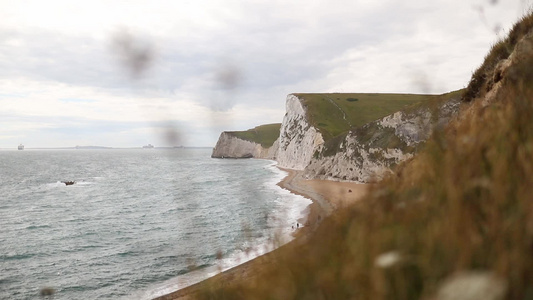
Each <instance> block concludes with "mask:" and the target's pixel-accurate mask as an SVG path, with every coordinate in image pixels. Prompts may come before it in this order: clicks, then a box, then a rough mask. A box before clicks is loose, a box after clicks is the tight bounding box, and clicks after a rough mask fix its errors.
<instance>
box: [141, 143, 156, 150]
mask: <svg viewBox="0 0 533 300" xmlns="http://www.w3.org/2000/svg"><path fill="white" fill-rule="evenodd" d="M143 148H144V149H152V148H154V145H152V144H148V145H144V146H143Z"/></svg>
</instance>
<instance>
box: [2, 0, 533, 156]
mask: <svg viewBox="0 0 533 300" xmlns="http://www.w3.org/2000/svg"><path fill="white" fill-rule="evenodd" d="M530 5H531V0H528V1H522V0H515V1H497V2H496V3H491V2H489V1H485V0H471V1H467V2H464V1H461V0H454V1H444V0H438V1H433V2H428V1H417V0H405V1H392V0H386V1H369V0H365V1H351V0H334V1H327V2H326V1H323V0H309V1H305V3H304V2H287V1H281V0H270V1H266V0H257V1H238V0H228V1H223V2H220V1H209V0H198V1H187V2H184V1H165V0H154V1H150V2H142V1H136V2H131V3H128V4H127V5H125V3H124V2H109V1H100V0H95V1H91V2H72V1H46V2H43V1H36V0H29V1H24V2H12V3H10V4H9V5H7V4H0V79H1V80H0V91H2V92H1V93H0V105H1V107H2V114H3V116H4V117H5V119H4V120H0V122H2V124H3V126H4V128H3V130H4V131H3V132H2V133H3V134H4V136H11V137H13V138H4V139H2V141H0V147H3V146H4V147H5V146H11V145H13V144H18V143H19V141H18V140H17V138H19V137H21V136H25V135H26V136H28V137H30V136H31V138H29V139H35V141H39V142H42V143H45V141H46V140H44V139H42V138H39V137H38V133H39V132H41V133H43V132H46V133H47V136H48V137H49V140H53V139H56V140H54V141H55V142H54V143H56V144H58V145H59V144H61V143H62V142H64V143H67V144H72V143H73V142H75V141H76V139H75V137H74V135H71V134H70V133H69V130H68V128H69V126H70V128H75V129H77V130H78V132H83V136H85V137H86V139H84V140H81V141H80V143H81V142H83V141H86V143H88V144H96V141H98V142H99V143H103V144H106V145H111V146H113V145H115V146H126V145H138V144H139V143H141V142H142V143H144V144H146V143H149V142H150V141H147V140H148V139H149V138H147V137H146V136H145V134H152V135H153V137H154V138H156V139H160V138H161V139H162V142H165V140H169V141H171V143H176V142H181V141H183V142H184V143H192V144H193V145H202V146H205V145H214V143H215V142H216V138H217V137H218V134H219V133H220V131H222V130H238V129H248V128H251V127H254V126H256V125H259V124H262V123H272V122H280V121H281V119H282V118H283V114H284V109H285V96H286V95H287V94H289V93H293V92H411V93H412V92H432V93H442V92H447V91H450V90H455V89H459V88H462V87H463V86H465V85H466V83H467V82H468V80H469V77H470V75H471V73H472V71H473V70H474V69H475V68H476V67H477V66H478V65H479V64H480V63H481V62H482V60H483V57H484V55H485V53H486V52H487V51H488V49H489V48H490V44H491V43H493V42H495V41H496V39H497V38H498V35H497V34H496V33H495V31H494V28H503V29H508V28H509V26H510V25H511V24H512V23H513V22H514V21H516V19H517V18H518V17H519V16H520V15H521V14H522V12H523V10H524V9H526V8H527V7H529V6H530ZM30 7H31V9H29V8H30ZM117 33H118V35H117ZM499 34H500V36H501V35H502V33H501V31H500V32H499ZM117 36H118V37H119V38H117ZM113 45H114V46H113ZM117 45H118V46H117ZM125 66H126V68H124V67H125ZM132 79H133V80H132ZM75 120H81V121H80V123H79V124H78V123H72V122H74V121H75ZM67 121H68V122H67ZM98 124H101V125H98ZM121 124H122V125H121ZM141 124H144V125H141ZM105 127H109V130H108V131H106V130H104V128H105ZM174 127H177V128H178V130H177V131H174V130H168V128H174ZM6 130H7V131H6ZM165 132H166V133H165ZM136 135H138V136H139V137H136ZM141 136H142V137H141ZM165 136H166V137H165ZM106 139H107V140H106ZM91 141H94V142H91ZM26 143H28V142H26ZM115 143H116V144H115ZM151 143H155V142H151Z"/></svg>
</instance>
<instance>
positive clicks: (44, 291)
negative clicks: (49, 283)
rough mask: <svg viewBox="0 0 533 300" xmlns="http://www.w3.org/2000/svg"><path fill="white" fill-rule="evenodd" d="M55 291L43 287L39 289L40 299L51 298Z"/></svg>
mask: <svg viewBox="0 0 533 300" xmlns="http://www.w3.org/2000/svg"><path fill="white" fill-rule="evenodd" d="M55 292H56V291H55V290H54V289H53V288H50V287H45V288H42V289H41V297H47V296H53V295H54V293H55Z"/></svg>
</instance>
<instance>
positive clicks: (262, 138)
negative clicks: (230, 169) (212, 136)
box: [227, 123, 281, 148]
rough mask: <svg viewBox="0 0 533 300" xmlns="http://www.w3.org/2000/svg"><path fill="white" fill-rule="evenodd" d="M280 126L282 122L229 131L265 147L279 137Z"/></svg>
mask: <svg viewBox="0 0 533 300" xmlns="http://www.w3.org/2000/svg"><path fill="white" fill-rule="evenodd" d="M280 128H281V124H280V123H275V124H266V125H261V126H257V127H255V128H252V129H248V130H246V131H228V132H227V133H228V134H231V135H233V136H236V137H238V138H240V139H243V140H246V141H251V142H255V143H258V144H261V146H263V147H264V148H268V147H270V146H272V145H273V144H274V142H275V141H276V140H277V139H278V137H279V131H280Z"/></svg>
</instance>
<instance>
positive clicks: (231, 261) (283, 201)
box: [128, 161, 312, 300]
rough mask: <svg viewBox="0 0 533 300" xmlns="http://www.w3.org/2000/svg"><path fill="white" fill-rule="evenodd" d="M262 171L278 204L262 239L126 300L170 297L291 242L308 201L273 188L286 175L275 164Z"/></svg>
mask: <svg viewBox="0 0 533 300" xmlns="http://www.w3.org/2000/svg"><path fill="white" fill-rule="evenodd" d="M265 168H267V169H268V170H270V171H271V172H272V173H273V174H274V176H273V177H272V179H271V180H268V181H267V182H265V183H264V186H263V187H265V188H266V189H269V190H272V191H273V192H274V193H276V195H278V197H277V199H276V201H277V203H278V205H277V207H276V208H275V209H274V210H273V211H272V215H271V217H270V218H269V227H270V229H268V230H265V232H264V233H265V235H264V237H262V238H259V239H256V240H253V241H250V242H249V243H247V245H246V246H248V247H247V248H246V249H237V250H235V251H233V252H232V253H231V254H230V255H229V256H228V257H225V258H222V259H221V260H219V261H218V264H217V265H215V266H210V267H207V268H204V269H201V270H196V271H192V272H189V273H186V274H184V275H181V276H177V277H175V278H172V279H169V280H167V281H165V282H164V283H162V284H160V285H158V286H157V287H155V288H152V289H150V290H148V291H145V292H141V293H139V294H137V295H130V296H128V299H143V300H144V299H153V298H157V297H160V296H163V295H167V294H170V293H172V292H175V291H177V290H180V289H183V288H186V287H188V286H191V285H193V284H196V283H198V282H200V281H203V280H205V279H207V278H210V277H212V276H215V275H217V274H219V273H221V272H224V271H226V270H229V269H231V268H233V267H236V266H238V265H241V264H244V263H246V262H248V261H250V260H252V259H254V258H256V257H259V256H261V255H264V254H266V253H268V252H270V251H272V250H275V249H276V248H277V247H280V246H282V245H284V244H286V243H288V242H290V241H291V240H293V239H294V237H293V233H294V228H292V227H293V226H294V227H296V222H298V220H299V219H300V218H303V217H305V216H306V214H307V211H308V210H307V208H308V206H309V205H310V204H311V203H312V201H311V200H309V199H307V198H305V197H303V196H300V195H296V194H293V193H291V192H290V191H288V190H286V189H283V188H281V187H280V186H278V185H277V184H278V183H279V182H281V181H282V180H283V179H284V178H285V177H286V176H287V175H288V173H287V172H285V171H283V170H281V169H279V168H278V167H277V162H275V161H272V163H271V164H269V165H267V166H265Z"/></svg>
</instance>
